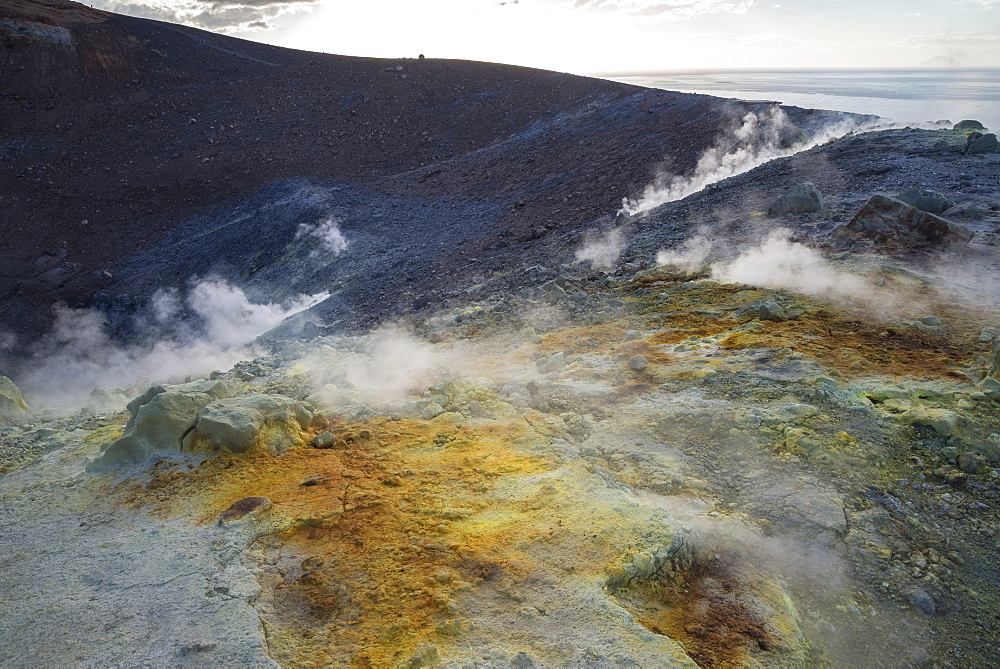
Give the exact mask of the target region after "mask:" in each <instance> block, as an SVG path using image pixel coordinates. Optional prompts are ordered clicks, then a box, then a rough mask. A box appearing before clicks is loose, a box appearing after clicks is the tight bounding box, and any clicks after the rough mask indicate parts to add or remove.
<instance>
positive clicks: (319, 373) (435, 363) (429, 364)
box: [300, 326, 472, 406]
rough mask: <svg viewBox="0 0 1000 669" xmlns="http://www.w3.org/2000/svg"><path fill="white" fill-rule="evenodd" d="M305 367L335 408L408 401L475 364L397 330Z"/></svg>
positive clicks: (322, 354) (312, 359) (312, 358)
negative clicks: (414, 395)
mask: <svg viewBox="0 0 1000 669" xmlns="http://www.w3.org/2000/svg"><path fill="white" fill-rule="evenodd" d="M300 362H301V364H302V365H303V366H304V367H305V368H306V369H308V370H309V371H310V374H311V376H312V379H313V385H314V386H315V387H316V389H317V392H318V395H319V397H321V398H322V399H323V401H324V403H325V404H327V405H330V406H338V405H339V406H343V405H347V404H366V405H367V404H373V403H374V404H384V403H387V402H394V401H398V400H403V399H406V398H407V397H410V396H412V395H413V394H415V393H420V392H423V391H424V390H426V389H427V388H428V387H429V386H432V385H434V384H435V383H438V382H440V381H444V380H448V379H453V378H455V377H456V376H457V375H459V374H460V373H462V372H465V373H467V372H468V371H469V369H470V365H471V364H472V360H471V357H470V356H468V355H466V354H465V353H464V352H463V351H462V350H461V349H460V348H457V347H455V346H442V345H438V346H435V345H432V344H429V343H427V342H425V341H422V340H420V339H417V338H415V337H413V336H412V335H410V334H409V333H407V332H406V331H405V330H403V329H402V328H400V327H397V326H386V327H383V328H380V329H378V330H375V331H373V332H371V333H370V334H368V335H366V336H365V337H361V338H358V339H356V340H353V343H352V345H351V346H350V349H349V350H347V351H336V352H334V351H321V352H318V353H316V354H314V355H311V356H309V357H307V358H305V359H303V360H301V361H300Z"/></svg>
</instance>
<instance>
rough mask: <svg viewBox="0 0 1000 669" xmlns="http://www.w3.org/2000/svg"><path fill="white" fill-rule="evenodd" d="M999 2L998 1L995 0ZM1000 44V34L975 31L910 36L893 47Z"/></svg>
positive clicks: (993, 45) (992, 45)
mask: <svg viewBox="0 0 1000 669" xmlns="http://www.w3.org/2000/svg"><path fill="white" fill-rule="evenodd" d="M997 1H998V2H1000V0H997ZM997 44H1000V33H996V32H987V31H985V30H983V31H977V32H967V33H951V34H945V35H911V36H909V37H904V38H903V39H901V40H898V41H897V42H895V43H894V44H893V45H892V46H894V47H917V48H926V47H935V48H940V47H979V46H987V47H995V46H996V45H997Z"/></svg>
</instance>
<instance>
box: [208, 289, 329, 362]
mask: <svg viewBox="0 0 1000 669" xmlns="http://www.w3.org/2000/svg"><path fill="white" fill-rule="evenodd" d="M329 296H330V294H329V293H319V294H316V295H301V296H299V297H296V298H294V299H291V300H289V301H288V302H286V303H285V304H274V303H268V304H253V303H252V302H250V300H249V299H248V298H247V296H246V295H245V294H244V293H243V291H242V290H240V289H239V288H237V287H235V286H231V285H229V284H228V283H226V282H225V281H202V282H200V283H198V284H196V285H195V286H194V287H193V288H192V289H191V294H190V295H189V296H188V305H189V306H190V307H191V309H192V310H193V311H194V312H195V313H196V314H197V315H198V316H199V317H200V318H201V319H202V321H203V322H204V324H205V337H206V339H207V341H209V342H211V343H212V344H214V345H216V346H219V347H221V348H232V347H234V346H241V345H243V344H246V343H248V342H251V341H253V340H254V339H255V338H257V337H258V336H260V335H262V334H264V333H265V332H267V331H268V330H270V329H271V328H273V327H275V326H276V325H278V324H279V323H281V322H282V321H283V320H285V319H286V318H288V317H289V316H291V315H293V314H297V313H298V312H300V311H305V310H306V309H308V308H309V307H312V306H314V305H316V304H319V303H320V302H322V301H323V300H325V299H326V298H328V297H329Z"/></svg>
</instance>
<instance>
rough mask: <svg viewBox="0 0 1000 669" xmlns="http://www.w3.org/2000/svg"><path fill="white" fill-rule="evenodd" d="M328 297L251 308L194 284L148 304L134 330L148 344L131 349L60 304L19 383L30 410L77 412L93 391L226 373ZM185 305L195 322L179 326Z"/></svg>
mask: <svg viewBox="0 0 1000 669" xmlns="http://www.w3.org/2000/svg"><path fill="white" fill-rule="evenodd" d="M326 297H328V294H326V293H320V294H318V295H311V296H301V297H298V298H295V299H293V300H290V301H288V302H287V303H285V304H274V303H267V304H254V303H252V302H251V301H250V300H249V299H248V298H247V296H246V295H245V294H244V293H243V291H242V290H240V289H239V288H237V287H235V286H232V285H230V284H228V283H226V282H225V281H200V282H198V283H195V284H194V285H193V286H192V287H191V289H190V291H189V293H188V295H187V297H186V299H181V297H180V296H179V294H178V293H177V291H176V290H172V291H158V292H157V293H156V294H155V295H154V296H153V299H152V300H151V304H150V312H151V313H150V315H149V318H148V319H147V320H142V319H138V320H137V323H136V325H137V327H138V328H139V329H140V330H141V331H144V332H145V333H146V337H145V339H144V341H143V342H142V343H141V344H137V345H132V346H124V345H122V344H119V343H117V342H115V341H113V340H112V339H111V338H110V337H109V336H108V333H107V329H106V325H107V323H106V320H105V317H104V314H102V313H101V312H99V311H96V310H89V309H71V308H69V307H66V306H64V305H60V306H57V307H56V311H55V316H56V319H55V324H54V325H53V328H52V330H51V332H49V333H48V334H47V335H46V336H45V337H43V338H42V339H41V340H40V341H39V342H38V345H37V346H36V347H35V351H34V357H33V360H32V363H31V366H30V368H29V369H28V371H27V372H26V373H24V374H22V375H20V377H19V378H18V379H17V382H18V384H19V386H20V387H21V389H22V390H23V391H24V393H25V395H26V397H27V398H28V400H29V402H32V403H33V404H34V405H38V404H40V403H41V404H49V405H62V406H80V405H83V404H85V403H86V402H87V399H88V395H89V393H90V391H91V390H93V389H94V388H98V387H115V388H117V387H124V386H128V385H131V384H134V383H136V382H137V381H139V380H140V379H143V378H144V379H145V380H144V382H154V383H155V382H162V381H166V380H167V379H169V378H171V377H184V376H187V375H203V374H207V373H208V372H210V371H212V370H213V369H229V368H230V367H231V366H232V365H233V364H235V363H236V362H238V361H240V360H242V359H245V358H247V357H253V354H254V351H253V349H252V347H249V346H247V345H248V344H250V342H252V341H253V340H254V339H255V338H256V337H258V336H259V335H261V334H263V333H264V332H267V331H268V330H270V329H271V328H273V327H275V326H276V325H278V324H279V323H281V322H282V321H283V320H284V319H286V318H288V317H289V316H291V315H293V314H296V313H298V312H300V311H302V310H304V309H308V308H309V307H311V306H313V305H315V304H318V303H319V302H321V301H322V300H324V299H326ZM185 306H186V308H187V309H188V310H190V312H191V313H192V314H193V315H194V316H195V317H196V318H195V319H193V321H182V320H180V319H181V316H182V313H183V312H184V309H185ZM168 325H169V326H172V327H170V328H167V326H168ZM165 331H170V332H171V336H169V337H168V336H166V335H165V334H164V332H165Z"/></svg>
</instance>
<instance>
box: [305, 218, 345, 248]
mask: <svg viewBox="0 0 1000 669" xmlns="http://www.w3.org/2000/svg"><path fill="white" fill-rule="evenodd" d="M303 237H313V238H315V239H317V240H319V243H320V249H322V251H326V252H327V253H332V254H333V255H335V256H339V255H340V254H341V253H343V252H344V251H346V250H347V238H346V237H344V233H342V232H341V231H340V222H339V221H338V220H337V219H336V218H327V219H325V220H322V221H318V222H317V223H314V224H312V225H310V224H308V223H302V224H300V225H299V227H298V230H296V231H295V239H297V240H298V239H302V238H303ZM320 254H321V251H320V250H319V249H316V250H313V251H312V253H311V254H310V255H311V256H313V257H319V255H320Z"/></svg>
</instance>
